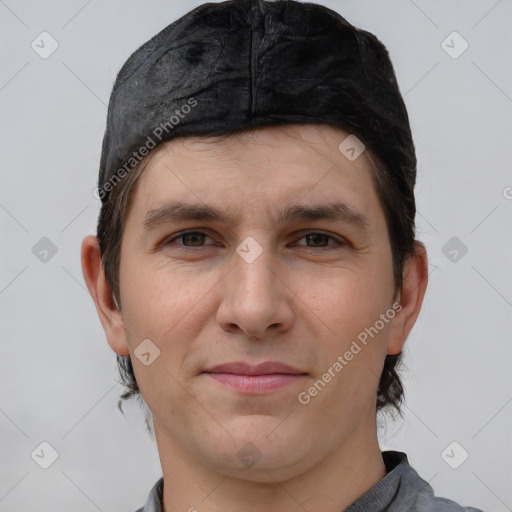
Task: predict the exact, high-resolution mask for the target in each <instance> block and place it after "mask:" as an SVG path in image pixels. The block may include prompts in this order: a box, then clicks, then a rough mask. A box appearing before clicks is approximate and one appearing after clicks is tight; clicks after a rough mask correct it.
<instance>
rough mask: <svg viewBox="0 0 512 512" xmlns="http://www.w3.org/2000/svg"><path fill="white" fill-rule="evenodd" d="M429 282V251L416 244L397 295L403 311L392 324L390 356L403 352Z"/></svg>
mask: <svg viewBox="0 0 512 512" xmlns="http://www.w3.org/2000/svg"><path fill="white" fill-rule="evenodd" d="M427 282H428V262H427V250H426V248H425V246H424V245H423V244H422V243H421V242H415V253H414V256H412V257H411V258H409V259H408V260H407V261H406V262H405V264H404V268H403V272H402V286H401V288H400V291H399V293H398V294H397V301H398V302H399V303H400V304H401V306H402V309H401V310H400V311H398V312H397V314H396V315H395V317H394V318H393V320H392V321H391V322H390V329H389V341H388V354H390V355H398V354H400V352H402V349H403V348H404V344H405V341H406V340H407V336H409V333H410V332H411V329H412V328H413V326H414V324H415V323H416V319H417V318H418V315H419V314H420V310H421V305H422V304H423V297H424V296H425V290H426V289H427Z"/></svg>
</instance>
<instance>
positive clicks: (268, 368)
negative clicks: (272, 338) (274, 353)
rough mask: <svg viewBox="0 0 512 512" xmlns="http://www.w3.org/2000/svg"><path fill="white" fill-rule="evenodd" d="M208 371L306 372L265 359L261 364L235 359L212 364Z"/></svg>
mask: <svg viewBox="0 0 512 512" xmlns="http://www.w3.org/2000/svg"><path fill="white" fill-rule="evenodd" d="M204 371H205V372H206V373H235V374H238V375H268V374H272V373H288V374H304V373H305V372H302V371H300V370H299V369H297V368H294V367H293V366H290V365H288V364H284V363H280V362H278V361H265V362H263V363H260V364H249V363H246V362H245V361H235V362H232V363H223V364H219V365H216V366H212V367H210V368H208V369H206V370H204Z"/></svg>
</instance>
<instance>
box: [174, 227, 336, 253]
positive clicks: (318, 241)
mask: <svg viewBox="0 0 512 512" xmlns="http://www.w3.org/2000/svg"><path fill="white" fill-rule="evenodd" d="M207 238H210V237H209V236H208V235H207V234H206V233H203V232H202V231H186V232H183V233H180V234H178V235H177V236H175V237H174V238H171V239H169V240H167V242H165V245H167V244H170V243H176V244H177V245H182V246H184V247H203V246H204V243H205V240H206V239H207ZM330 239H332V240H334V243H329V240H330ZM177 240H181V243H178V242H176V241H177ZM210 240H211V238H210ZM299 240H306V243H305V244H298V245H302V246H306V247H310V248H312V249H322V248H324V247H330V246H333V245H338V246H339V245H343V242H342V241H341V240H338V239H336V238H334V237H333V236H332V235H327V234H326V233H315V232H312V233H307V234H306V235H304V236H302V237H300V238H299Z"/></svg>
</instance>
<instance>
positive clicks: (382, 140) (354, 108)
mask: <svg viewBox="0 0 512 512" xmlns="http://www.w3.org/2000/svg"><path fill="white" fill-rule="evenodd" d="M256 2H257V5H258V8H259V9H260V10H261V12H262V13H263V14H262V15H263V16H265V15H267V14H268V13H270V14H271V15H272V16H273V18H272V23H267V24H266V25H265V27H266V30H267V37H269V38H271V37H272V35H273V34H275V35H276V37H277V35H279V34H280V33H281V30H282V27H281V25H280V23H281V21H280V20H281V19H282V15H283V13H284V12H286V10H287V9H291V8H293V13H294V20H295V22H296V23H297V24H304V23H308V22H309V23H312V22H313V21H314V22H315V23H317V24H321V23H325V25H326V26H329V30H331V31H332V30H333V26H335V27H337V28H338V29H339V31H340V33H342V36H340V37H341V39H342V41H341V43H340V44H343V45H345V46H346V48H345V46H343V49H344V51H345V52H346V56H344V57H343V58H345V59H346V62H347V67H346V73H345V74H344V75H342V76H341V77H340V72H339V71H338V72H337V73H338V74H337V75H336V77H335V79H333V80H330V78H329V74H328V73H327V74H325V76H323V77H322V80H321V95H322V97H321V99H320V98H318V102H320V101H321V102H322V105H323V107H321V108H320V107H318V106H317V105H316V102H309V103H307V104H306V103H305V102H304V103H301V104H300V106H299V107H297V106H296V105H294V107H293V108H295V109H297V108H298V110H299V111H300V110H301V109H303V111H301V112H300V113H301V114H304V115H303V116H302V115H301V116H298V115H297V114H296V113H295V114H294V115H293V116H291V115H290V116H286V115H283V114H282V112H280V113H279V115H276V116H275V117H272V116H270V115H266V116H263V117H260V118H258V119H257V120H255V119H251V120H250V121H247V122H245V123H243V122H241V123H240V122H237V124H236V125H233V126H232V127H231V128H229V129H228V128H226V127H224V128H219V126H217V125H215V124H212V125H211V128H210V129H207V130H204V129H203V130H201V132H200V133H199V132H195V135H212V136H219V137H220V138H223V137H229V136H232V135H235V134H238V133H242V132H244V131H248V130H254V129H259V128H264V127H265V126H275V125H285V124H297V123H299V124H300V123H315V124H324V125H331V126H334V127H338V128H342V129H344V130H346V131H349V132H350V133H353V134H355V135H356V136H357V137H358V138H359V139H360V140H361V141H362V142H363V143H364V144H365V146H366V151H367V153H368V154H369V155H370V156H371V159H372V161H373V163H374V164H375V165H373V166H372V178H373V183H374V186H375V190H376V193H377V196H378V198H379V201H380V204H381V206H382V209H383V211H384V215H385V218H386V222H387V227H388V233H389V239H390V244H391V249H392V259H393V276H394V282H395V287H396V290H398V289H399V288H400V286H401V284H402V272H403V267H404V263H405V262H406V261H407V259H408V258H410V257H412V256H413V255H414V254H415V250H416V247H417V242H416V240H415V224H414V219H415V214H416V206H415V198H414V186H415V181H416V155H415V148H414V143H413V139H412V135H411V130H410V125H409V119H408V115H407V111H406V108H405V104H404V102H403V98H402V96H401V94H400V91H399V87H398V84H397V81H396V77H395V73H394V70H393V66H392V64H391V61H390V59H389V55H388V52H387V49H386V48H385V46H384V45H383V44H382V43H381V42H380V41H379V40H378V39H377V38H376V37H375V36H374V35H373V34H371V33H369V32H367V31H364V30H361V29H358V28H356V27H354V26H353V25H351V24H350V23H349V22H348V21H347V20H345V19H344V18H343V17H342V16H340V15H339V14H337V13H335V12H334V11H332V10H330V9H328V8H326V7H324V6H321V5H318V4H310V3H301V2H297V1H295V0H275V1H265V0H244V1H241V0H229V1H226V2H221V3H218V4H203V5H202V6H199V7H198V8H196V9H194V10H193V11H191V12H190V13H188V14H187V15H186V16H187V19H188V22H189V23H192V20H194V23H195V24H196V25H195V26H197V25H201V24H207V23H208V21H207V20H211V19H213V17H214V15H218V16H220V14H219V12H220V11H221V9H222V10H223V15H225V14H226V11H228V12H229V10H230V9H237V10H240V9H243V8H246V9H249V8H251V6H252V7H254V6H253V4H254V3H256ZM209 6H210V8H211V9H210V11H208V8H209ZM206 13H209V14H210V17H208V16H206V15H205V14H206ZM312 13H314V17H312V16H313V14H312ZM194 14H197V16H196V18H195V19H194ZM270 14H269V16H270ZM301 16H302V18H301ZM223 19H224V18H223ZM229 19H231V18H229ZM217 30H218V28H217ZM226 30H228V29H227V28H226ZM315 30H317V31H318V32H319V33H321V32H322V27H321V25H319V26H316V27H315ZM164 31H165V29H164ZM164 31H162V32H161V33H160V34H158V35H157V36H155V38H156V37H158V38H159V41H161V39H162V33H163V32H164ZM155 38H153V40H150V41H148V42H147V43H145V45H143V46H142V47H141V48H139V50H137V51H141V50H142V49H144V51H145V52H146V53H147V52H148V48H149V49H150V48H152V44H153V43H152V41H154V40H155ZM155 44H156V43H155ZM305 44H306V43H304V41H301V45H305ZM307 44H309V46H302V47H301V52H303V58H304V59H305V60H307V59H310V58H312V56H313V57H314V56H315V55H316V56H317V57H318V52H317V48H316V47H315V44H317V42H316V39H314V38H313V39H312V40H311V41H310V42H309V43H307ZM331 51H332V50H331ZM315 52H316V53H315ZM136 54H137V52H135V53H134V54H133V55H132V56H131V57H130V59H129V60H128V61H127V63H125V65H124V66H123V68H122V69H121V71H120V72H119V74H118V77H117V79H116V84H115V85H114V89H113V92H112V96H111V102H110V106H109V109H110V108H112V104H113V100H112V98H113V97H114V93H115V92H116V88H118V87H120V85H123V84H125V83H126V75H127V73H128V72H129V71H130V72H131V68H133V60H134V58H135V57H134V56H135V55H136ZM322 55H323V57H324V58H325V59H326V60H327V61H328V59H329V52H328V51H326V52H325V54H322ZM183 58H185V57H183ZM238 58H240V59H242V58H247V56H243V55H242V54H240V55H239V56H238ZM299 66H300V64H299V63H297V69H295V70H294V68H293V67H288V69H287V70H286V72H287V74H288V75H287V80H288V83H289V84H290V83H291V84H293V85H292V86H293V87H295V88H296V89H297V90H298V89H301V87H302V85H301V83H302V82H301V70H300V67H299ZM327 68H328V66H327V67H326V66H324V67H323V68H322V69H327ZM294 71H295V75H293V73H294ZM290 74H291V75H292V76H290ZM119 84H120V85H119ZM276 87H277V85H276ZM319 87H320V86H319ZM375 88H377V89H378V91H377V92H376V91H375V90H374V89H375ZM266 93H268V94H272V91H271V92H269V91H266ZM282 94H283V93H282V91H279V92H276V93H275V96H277V97H278V98H281V97H282ZM316 94H320V92H317V93H316ZM273 99H274V101H278V100H275V98H274V97H273ZM225 101H229V98H226V99H225ZM286 101H289V99H288V100H286V98H284V97H283V102H286ZM276 104H279V103H276ZM290 104H291V103H290ZM326 106H327V107H326ZM329 106H330V108H329ZM322 108H323V110H322ZM196 109H199V107H196ZM196 114H198V112H196ZM209 114H210V116H213V115H214V114H215V105H211V106H210V110H209ZM186 135H194V133H193V132H192V133H190V134H188V133H186V132H184V133H183V134H182V135H178V136H186ZM169 138H170V137H169ZM109 144H110V143H109ZM110 146H115V144H110ZM105 147H106V144H105V140H104V149H105ZM152 151H154V149H153V150H152ZM150 156H151V153H150V154H149V155H148V156H146V157H145V158H144V159H143V160H142V161H141V162H140V163H139V164H138V165H137V166H136V167H134V169H133V170H131V171H130V172H129V173H127V175H126V176H124V177H123V179H121V180H119V182H118V183H116V184H115V186H114V187H112V190H111V191H110V193H109V195H108V197H107V198H106V199H105V201H104V202H103V203H102V207H101V211H100V215H99V219H98V226H97V236H98V239H99V245H100V252H101V258H102V264H103V268H104V271H105V276H106V279H107V281H108V283H109V285H110V286H111V289H112V291H113V294H114V296H115V298H116V300H117V302H118V304H119V306H120V307H122V304H121V300H120V287H119V286H120V283H119V264H120V249H121V241H122V236H123V229H124V219H125V217H126V212H127V211H128V209H129V206H130V201H131V197H132V191H133V189H134V186H135V184H136V183H137V180H138V178H139V176H140V174H141V173H142V172H143V170H144V167H145V164H146V162H147V161H148V159H149V157H150ZM100 185H101V183H100ZM117 360H118V367H119V372H120V376H121V379H122V382H123V384H124V385H125V387H126V390H125V392H124V393H123V394H122V395H121V398H122V399H125V400H126V399H129V398H131V397H133V396H136V395H139V397H140V392H139V387H138V384H137V381H136V378H135V374H134V372H133V367H132V362H131V359H130V356H129V355H128V356H119V355H118V356H117ZM400 361H401V354H398V355H387V356H386V359H385V361H384V366H383V370H382V374H381V377H380V382H379V387H378V393H377V397H376V407H377V410H380V409H382V408H384V407H386V406H392V407H394V408H396V410H398V411H399V412H400V404H401V402H402V400H403V393H404V389H403V386H402V383H401V380H400V377H399V375H398V373H397V370H398V366H399V363H400Z"/></svg>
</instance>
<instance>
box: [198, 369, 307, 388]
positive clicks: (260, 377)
mask: <svg viewBox="0 0 512 512" xmlns="http://www.w3.org/2000/svg"><path fill="white" fill-rule="evenodd" d="M203 373H205V374H206V375H207V376H209V377H210V378H212V379H214V380H215V381H216V382H218V383H219V384H221V385H223V386H227V387H230V388H231V389H234V390H236V391H238V392H241V393H245V394H265V393H270V392H273V391H277V390H278V389H281V388H284V387H286V386H289V385H291V384H294V383H297V382H299V381H300V380H302V379H303V378H304V377H305V376H306V375H308V374H307V373H305V372H302V371H301V370H299V369H297V368H294V367H293V366H290V365H287V364H284V363H280V362H277V361H265V362H264V363H260V364H257V365H251V364H249V363H246V362H243V361H238V362H233V363H226V364H221V365H217V366H213V367H211V368H208V369H207V370H205V371H204V372H203Z"/></svg>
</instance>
